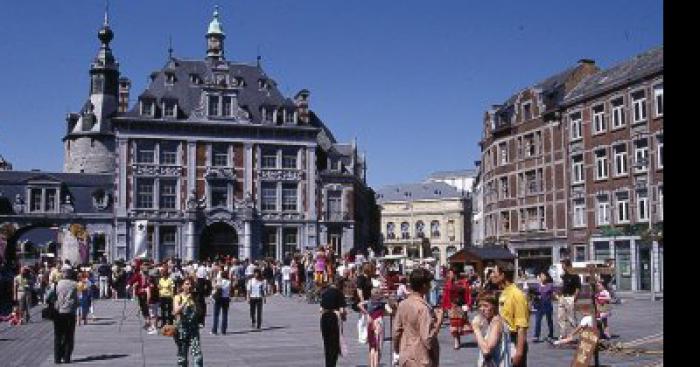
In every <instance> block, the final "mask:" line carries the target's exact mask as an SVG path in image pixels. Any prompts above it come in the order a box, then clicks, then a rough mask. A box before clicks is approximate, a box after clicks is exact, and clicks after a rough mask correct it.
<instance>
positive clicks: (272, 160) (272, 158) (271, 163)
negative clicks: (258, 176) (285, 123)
mask: <svg viewBox="0 0 700 367" xmlns="http://www.w3.org/2000/svg"><path fill="white" fill-rule="evenodd" d="M262 168H277V150H276V149H271V148H267V149H263V151H262Z"/></svg>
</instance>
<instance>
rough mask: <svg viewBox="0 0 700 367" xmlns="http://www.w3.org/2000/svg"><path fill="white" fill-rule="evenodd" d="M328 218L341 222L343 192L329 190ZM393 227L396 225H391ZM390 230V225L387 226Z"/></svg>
mask: <svg viewBox="0 0 700 367" xmlns="http://www.w3.org/2000/svg"><path fill="white" fill-rule="evenodd" d="M327 195H328V216H329V219H330V220H341V218H342V214H343V208H342V206H341V205H342V192H341V191H340V190H329V191H328V194H327ZM390 224H391V226H392V234H393V226H394V223H390ZM387 228H388V224H387Z"/></svg>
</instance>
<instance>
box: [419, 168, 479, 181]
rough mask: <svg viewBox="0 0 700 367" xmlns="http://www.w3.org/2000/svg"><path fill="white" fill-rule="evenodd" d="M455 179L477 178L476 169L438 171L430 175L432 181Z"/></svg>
mask: <svg viewBox="0 0 700 367" xmlns="http://www.w3.org/2000/svg"><path fill="white" fill-rule="evenodd" d="M453 177H476V170H475V169H463V170H456V171H437V172H433V173H432V174H430V177H428V178H431V179H443V178H453Z"/></svg>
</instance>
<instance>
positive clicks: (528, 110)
mask: <svg viewBox="0 0 700 367" xmlns="http://www.w3.org/2000/svg"><path fill="white" fill-rule="evenodd" d="M530 119H532V103H530V102H527V103H525V104H523V121H529V120H530Z"/></svg>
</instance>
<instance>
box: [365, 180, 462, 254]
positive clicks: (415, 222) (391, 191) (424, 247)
mask: <svg viewBox="0 0 700 367" xmlns="http://www.w3.org/2000/svg"><path fill="white" fill-rule="evenodd" d="M377 203H379V205H380V208H381V231H382V239H383V243H384V247H385V248H386V251H387V252H388V253H389V254H393V255H406V256H408V257H409V258H413V259H417V258H425V257H429V256H432V257H433V258H435V259H437V260H439V261H440V263H441V264H443V265H444V264H446V263H447V258H448V257H450V256H451V255H452V254H454V253H455V252H457V251H458V250H460V249H462V248H463V247H464V246H466V245H469V241H470V236H471V235H470V232H469V228H470V223H471V218H470V215H471V214H470V213H471V208H470V206H471V200H470V197H469V193H467V192H463V191H461V190H457V189H456V188H454V187H452V186H450V185H448V184H446V183H443V182H425V183H413V184H404V185H388V186H384V187H382V188H380V189H379V190H377Z"/></svg>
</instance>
